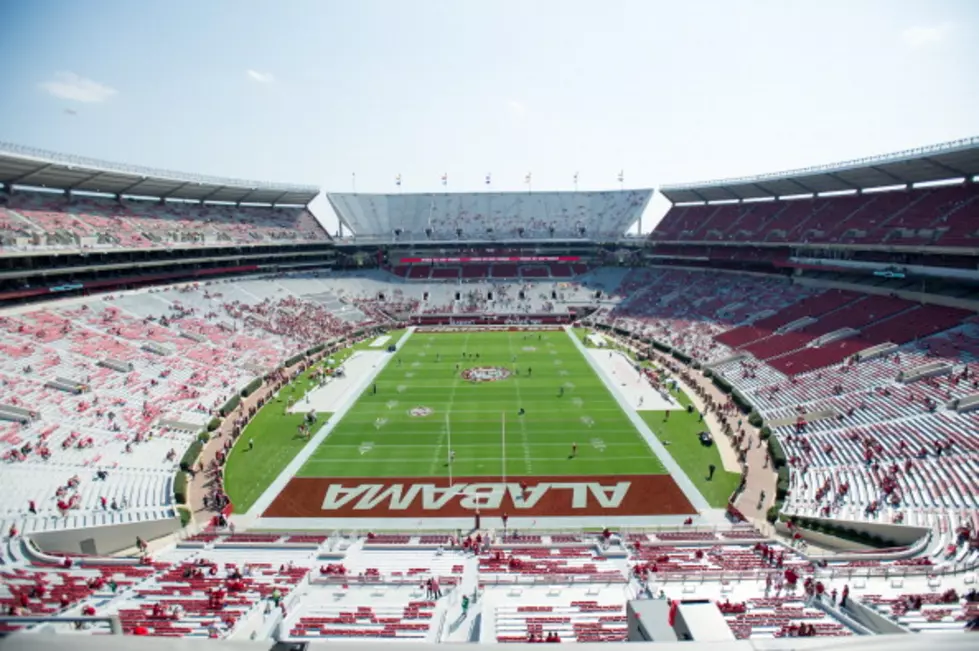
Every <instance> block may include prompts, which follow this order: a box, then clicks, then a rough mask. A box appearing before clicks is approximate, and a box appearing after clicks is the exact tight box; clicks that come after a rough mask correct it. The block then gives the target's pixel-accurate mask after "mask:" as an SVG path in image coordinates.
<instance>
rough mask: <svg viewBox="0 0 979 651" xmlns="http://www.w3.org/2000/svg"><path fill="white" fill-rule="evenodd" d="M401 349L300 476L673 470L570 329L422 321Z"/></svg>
mask: <svg viewBox="0 0 979 651" xmlns="http://www.w3.org/2000/svg"><path fill="white" fill-rule="evenodd" d="M393 355H394V359H392V360H390V361H389V363H388V364H387V366H386V367H385V368H384V369H383V370H382V371H381V373H380V374H379V375H378V377H377V378H376V383H375V384H374V386H369V387H368V389H367V391H365V392H364V393H363V394H362V395H361V396H360V397H359V398H358V399H357V401H356V403H355V404H354V405H353V406H352V408H351V409H350V410H349V411H348V412H347V414H346V415H345V416H344V418H343V419H342V420H341V421H340V422H339V423H338V424H337V425H336V426H335V428H334V429H333V431H332V432H330V434H329V436H328V437H327V438H326V439H325V440H324V441H323V443H322V444H321V445H320V446H319V447H318V448H317V449H316V450H315V451H314V453H313V454H312V456H311V457H310V458H309V459H308V460H307V462H306V463H305V464H304V465H303V466H302V468H301V470H300V471H299V473H298V475H297V476H299V477H331V478H332V477H336V478H341V477H360V478H365V477H419V478H421V477H446V476H448V475H449V474H450V473H451V474H452V475H454V476H457V477H487V478H516V477H534V476H547V477H559V476H585V475H596V476H599V475H601V476H609V475H658V474H664V473H665V470H664V468H663V465H662V464H661V463H660V461H659V459H658V458H657V457H656V456H655V454H654V453H653V452H652V450H651V449H650V448H649V446H648V445H647V444H646V442H645V441H644V440H643V439H642V437H641V436H640V435H639V433H638V432H637V431H636V429H635V427H634V426H633V424H632V423H631V422H630V420H629V418H628V417H627V416H626V414H625V413H624V412H623V411H622V409H621V407H620V406H619V404H618V403H617V402H616V400H615V398H614V397H613V396H612V395H611V394H610V392H609V390H608V389H607V388H606V386H605V384H604V382H603V381H602V380H601V379H600V378H599V377H598V376H597V375H596V373H595V371H594V370H593V369H592V367H591V366H590V365H589V363H588V361H587V360H585V359H584V358H583V356H582V354H581V353H580V352H579V350H578V349H577V348H576V346H575V345H574V343H573V342H572V341H571V340H570V338H569V337H568V335H567V334H566V333H565V332H563V331H545V332H522V331H514V332H453V333H431V332H426V331H419V332H416V333H414V334H413V335H412V336H411V337H410V338H408V340H407V342H406V343H405V344H404V345H403V346H402V348H401V349H400V350H399V351H398V352H397V353H393ZM375 387H376V391H375ZM573 446H576V453H575V454H573V455H572V450H573ZM450 459H451V461H450Z"/></svg>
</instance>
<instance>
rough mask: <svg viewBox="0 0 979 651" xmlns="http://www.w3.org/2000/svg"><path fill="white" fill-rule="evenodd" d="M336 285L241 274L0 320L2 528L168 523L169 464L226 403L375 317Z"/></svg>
mask: <svg viewBox="0 0 979 651" xmlns="http://www.w3.org/2000/svg"><path fill="white" fill-rule="evenodd" d="M341 284H342V283H341ZM334 289H336V290H338V291H339V290H341V289H342V287H334V286H333V285H330V284H329V283H324V282H322V281H320V280H318V279H316V278H313V277H292V278H284V277H282V278H277V279H268V280H240V281H233V282H221V283H212V284H208V285H186V286H182V287H174V288H169V289H162V290H149V291H139V292H131V293H125V294H120V295H116V296H110V297H104V298H96V299H91V300H85V299H79V300H69V301H65V302H63V303H58V304H51V305H50V306H46V307H40V308H28V309H22V310H15V311H11V312H8V313H7V314H6V315H4V316H0V349H2V351H3V355H0V405H3V409H2V410H0V411H3V413H5V414H8V415H10V417H9V418H7V417H5V418H3V419H2V420H0V457H2V459H3V462H4V463H5V464H6V467H5V469H4V471H3V473H0V490H2V491H3V493H4V495H5V496H6V499H5V500H4V502H3V504H2V506H0V519H3V522H2V524H3V528H4V530H6V529H7V528H9V527H10V525H11V524H16V526H17V528H18V529H19V530H20V531H24V532H31V531H33V530H35V529H49V528H54V527H64V528H75V527H87V526H94V525H100V524H110V523H126V522H139V521H144V520H148V519H158V518H165V517H170V516H172V513H173V486H172V478H173V470H174V468H175V467H176V464H177V461H178V460H179V458H180V457H181V456H182V455H183V452H184V450H186V448H187V446H188V445H190V443H191V442H192V441H193V440H194V439H195V438H196V436H197V434H198V433H199V432H201V431H203V430H204V429H205V428H206V426H207V423H208V421H209V420H210V419H211V416H212V414H213V413H214V412H215V411H216V410H217V409H218V408H219V407H220V406H221V405H223V404H224V403H225V402H226V401H227V400H228V399H229V398H230V397H231V396H233V395H235V394H236V393H238V391H239V390H240V389H241V388H243V387H244V386H245V385H247V384H248V383H249V382H250V381H251V380H252V379H253V378H254V377H256V376H257V375H262V374H263V373H265V372H267V371H272V370H274V369H276V368H278V367H279V366H281V365H282V363H283V362H284V361H285V360H286V359H288V358H289V357H291V356H292V355H294V354H296V353H297V352H299V351H303V350H306V349H308V348H310V347H312V346H314V345H316V344H320V343H324V342H325V341H328V340H330V339H332V338H336V337H340V336H343V335H345V334H348V333H350V332H351V331H353V330H354V329H355V328H358V327H363V326H367V325H370V324H371V323H372V322H373V321H372V320H371V318H370V317H368V316H367V315H366V314H365V313H364V312H363V311H361V310H360V309H359V308H357V307H356V306H354V305H352V304H350V303H347V302H342V301H341V300H340V298H339V296H338V295H337V294H336V293H334V291H331V290H334ZM98 471H104V472H105V473H106V477H105V478H104V479H100V478H98V477H96V473H97V472H98ZM73 477H76V481H74V482H72V483H73V484H74V485H72V486H70V487H69V486H68V484H69V480H71V479H72V478H73ZM30 502H33V503H34V504H35V510H36V514H27V507H28V504H29V503H30Z"/></svg>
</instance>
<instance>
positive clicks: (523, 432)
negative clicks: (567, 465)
mask: <svg viewBox="0 0 979 651" xmlns="http://www.w3.org/2000/svg"><path fill="white" fill-rule="evenodd" d="M507 345H508V346H509V347H510V359H516V357H517V356H516V355H515V354H514V352H513V334H512V333H510V334H508V336H507ZM514 364H516V362H514ZM513 385H514V386H515V387H516V388H517V408H518V409H519V408H521V407H522V406H523V397H521V395H520V376H519V375H518V374H514V376H513ZM517 420H519V421H520V438H521V442H522V443H523V457H524V463H525V464H526V466H527V474H528V475H532V474H534V467H533V464H532V463H531V457H530V441H529V439H528V438H527V424H526V423H525V422H524V419H523V417H522V416H517Z"/></svg>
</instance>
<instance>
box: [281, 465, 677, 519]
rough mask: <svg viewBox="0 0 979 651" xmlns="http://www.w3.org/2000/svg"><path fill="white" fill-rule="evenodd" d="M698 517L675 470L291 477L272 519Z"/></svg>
mask: <svg viewBox="0 0 979 651" xmlns="http://www.w3.org/2000/svg"><path fill="white" fill-rule="evenodd" d="M476 509H479V512H480V514H481V515H485V516H494V515H502V514H503V513H507V514H509V515H513V516H561V517H567V516H576V515H583V516H591V515H622V516H631V515H692V514H694V513H695V512H696V510H695V509H694V507H693V506H692V505H691V504H690V501H689V500H688V499H687V498H686V496H685V495H684V494H683V491H681V490H680V487H679V486H677V484H676V482H675V481H673V478H672V477H670V476H669V475H615V476H594V477H588V476H584V477H582V476H579V477H514V478H508V479H507V480H506V481H505V482H503V481H500V480H499V479H494V478H489V477H458V478H455V479H454V480H453V481H452V484H451V485H450V484H449V480H448V479H447V478H438V479H435V478H431V479H425V478H419V477H402V478H375V477H364V478H350V477H344V478H321V477H293V478H292V479H291V480H290V481H289V483H288V484H287V485H286V487H285V488H284V489H283V490H282V492H281V493H279V494H278V495H277V496H276V498H275V500H273V502H272V504H271V505H270V506H269V507H268V509H266V511H265V512H264V513H263V514H262V515H263V517H267V518H398V517H404V518H409V517H410V518H418V517H436V518H438V517H443V518H446V517H462V516H468V515H471V514H473V513H475V511H476Z"/></svg>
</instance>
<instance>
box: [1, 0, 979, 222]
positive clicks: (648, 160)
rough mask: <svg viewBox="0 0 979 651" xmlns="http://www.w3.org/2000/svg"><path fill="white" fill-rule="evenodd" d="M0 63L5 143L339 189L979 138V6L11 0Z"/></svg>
mask: <svg viewBox="0 0 979 651" xmlns="http://www.w3.org/2000/svg"><path fill="white" fill-rule="evenodd" d="M0 60H2V61H4V63H5V65H4V80H3V90H2V95H0V140H4V141H9V142H15V143H18V144H24V145H31V146H36V147H41V148H45V149H52V150H56V151H60V152H65V153H71V154H79V155H84V156H92V157H97V158H103V159H107V160H112V161H117V162H124V163H135V164H143V165H151V166H154V167H163V168H169V169H178V170H183V171H188V172H198V173H204V174H215V175H221V176H232V177H239V178H245V179H258V180H269V181H285V182H295V183H311V184H316V185H318V186H320V187H322V188H324V189H326V190H333V191H349V190H350V189H351V185H352V183H351V181H352V173H354V172H356V178H357V181H356V183H357V186H356V188H357V190H358V191H360V192H390V191H394V190H395V186H394V177H395V176H396V175H397V174H398V173H400V174H401V175H402V176H403V179H404V186H403V189H404V190H405V191H417V192H424V191H430V190H435V189H439V190H441V185H440V181H439V179H440V177H441V175H442V173H443V172H447V173H448V175H449V189H450V190H455V191H478V190H484V189H486V186H485V185H484V184H483V179H484V176H485V174H486V173H487V172H491V173H492V176H493V186H492V187H493V189H494V190H518V189H525V187H526V186H525V185H524V177H525V175H526V173H527V172H528V171H530V172H532V173H533V187H534V188H535V189H571V188H572V178H573V174H574V172H575V171H578V172H580V175H581V176H580V178H581V182H580V187H581V188H582V189H599V188H609V187H613V188H614V187H618V183H617V181H616V176H617V175H618V172H619V170H624V172H625V185H626V187H653V186H656V185H662V184H666V183H670V182H682V181H696V180H701V179H710V178H718V177H727V176H739V175H743V174H752V173H761V172H770V171H777V170H780V169H787V168H793V167H799V166H805V165H809V164H818V163H828V162H833V161H838V160H844V159H848V158H855V157H860V156H865V155H870V154H876V153H885V152H890V151H894V150H900V149H904V148H909V147H914V146H918V145H924V144H931V143H935V142H940V141H945V140H952V139H955V138H960V137H966V136H971V135H977V134H979V83H977V80H979V73H977V71H976V68H975V63H976V62H977V61H979V2H976V1H975V0H957V1H942V0H932V1H930V2H905V1H903V0H883V1H877V0H845V1H838V0H819V1H814V2H792V1H789V0H781V1H779V0H769V1H757V2H749V1H738V2H734V1H731V0H717V1H708V0H687V1H674V2H659V1H656V0H636V1H634V2H624V1H617V0H601V1H600V2H596V1H591V2H585V1H579V0H553V1H551V0H514V1H511V0H480V1H476V0H431V1H425V2H421V1H418V2H407V1H404V0H355V1H351V0H347V1H345V2H337V1H334V0H278V1H267V2H266V1H258V0H254V1H249V0H238V1H230V0H228V1H224V0H169V1H167V2H149V1H148V0H87V1H85V2H80V1H78V0H29V1H21V2H19V3H18V2H15V1H14V0H10V1H9V2H7V3H5V6H4V16H3V19H2V22H0ZM314 209H315V210H316V212H317V214H319V215H320V216H321V217H322V218H323V219H324V221H325V222H327V223H328V224H332V223H333V222H334V218H333V216H332V214H331V212H330V209H329V207H328V206H327V205H326V204H325V202H318V203H317V204H315V206H314ZM662 210H663V205H662V203H661V202H657V203H656V204H654V205H653V206H651V208H650V212H649V213H647V215H648V218H647V220H646V225H647V227H648V226H649V225H650V224H651V222H652V221H654V219H655V217H656V216H657V215H659V214H660V213H661V212H662Z"/></svg>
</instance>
